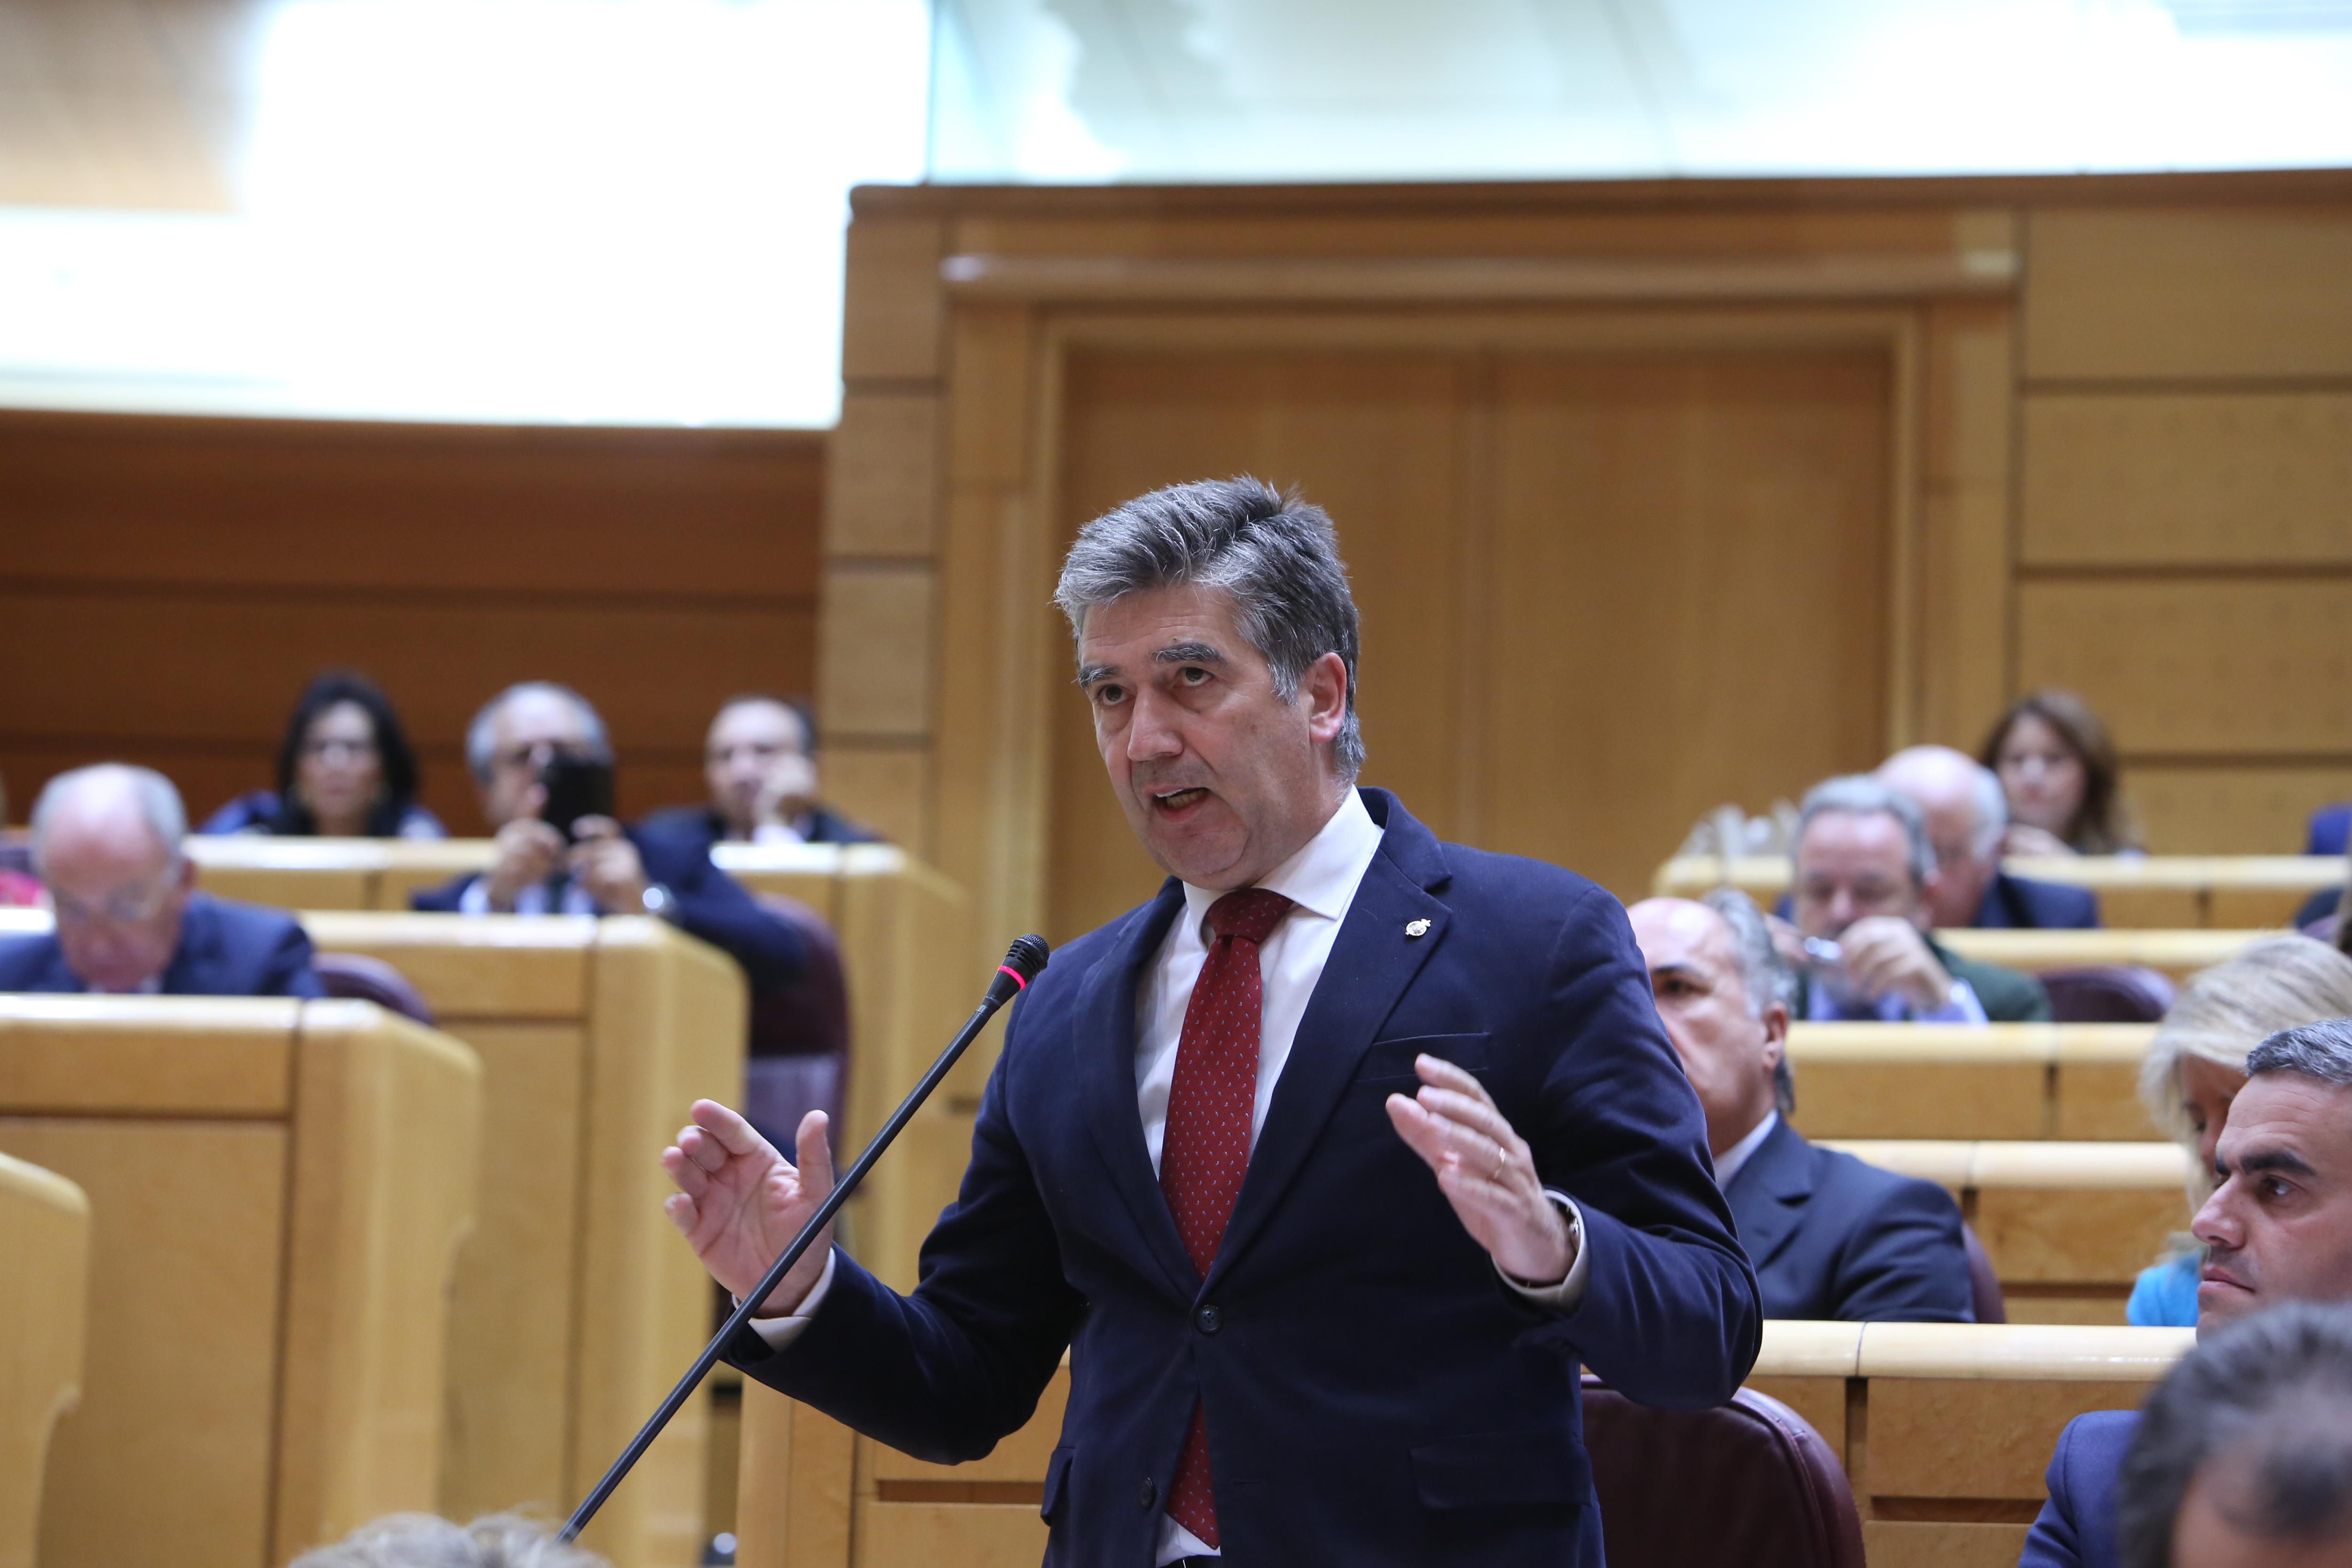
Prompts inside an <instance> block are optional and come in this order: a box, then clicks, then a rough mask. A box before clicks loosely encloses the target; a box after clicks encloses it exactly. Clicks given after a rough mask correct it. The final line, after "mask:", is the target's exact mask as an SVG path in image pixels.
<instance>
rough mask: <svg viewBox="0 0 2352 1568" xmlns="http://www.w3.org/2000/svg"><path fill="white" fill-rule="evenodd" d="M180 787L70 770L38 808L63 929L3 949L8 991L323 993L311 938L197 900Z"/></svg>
mask: <svg viewBox="0 0 2352 1568" xmlns="http://www.w3.org/2000/svg"><path fill="white" fill-rule="evenodd" d="M187 823H188V818H187V813H186V810H185V809H184V807H183V806H182V805H181V804H180V792H179V791H178V790H176V789H173V787H172V782H171V780H169V779H167V778H165V777H164V776H163V774H161V773H155V772H153V771H152V770H151V769H147V768H133V767H126V766H123V765H121V764H119V763H103V764H101V765H100V766H97V767H89V768H77V769H75V770H74V771H73V772H71V773H59V774H58V776H57V777H56V778H54V779H51V780H50V781H49V784H48V787H47V788H46V789H44V790H42V792H41V798H40V799H39V800H38V801H37V803H36V804H35V805H34V806H33V825H32V826H33V832H32V839H33V846H32V847H33V864H34V868H35V869H36V870H37V871H38V872H39V873H40V876H41V879H42V880H43V881H44V882H45V883H47V887H48V890H49V900H50V902H51V903H52V904H53V905H54V906H55V908H56V910H57V926H56V929H55V930H54V931H52V933H51V934H49V935H47V936H27V937H19V938H17V939H16V940H14V941H11V942H0V991H68V992H72V991H87V992H113V993H123V994H148V995H163V996H320V995H324V994H325V992H324V991H322V990H321V989H320V984H319V977H318V976H317V975H316V974H314V973H311V970H310V938H309V937H308V936H306V935H305V934H303V931H302V928H301V927H300V926H299V924H297V923H296V922H295V921H294V920H293V919H292V918H291V917H290V916H288V915H283V914H280V913H278V911H277V910H263V909H256V908H254V907H253V906H251V905H249V904H236V903H230V902H228V901H226V900H222V899H215V898H211V897H208V896H207V895H205V894H203V893H199V892H197V891H195V868H194V866H192V865H191V864H189V862H188V859H187V857H186V856H184V855H183V854H182V853H181V852H180V841H181V839H182V838H183V837H185V835H186V833H187Z"/></svg>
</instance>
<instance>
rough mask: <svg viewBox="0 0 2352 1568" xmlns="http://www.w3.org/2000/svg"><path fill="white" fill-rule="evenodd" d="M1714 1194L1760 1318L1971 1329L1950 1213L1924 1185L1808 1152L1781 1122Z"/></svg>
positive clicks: (1932, 1187)
mask: <svg viewBox="0 0 2352 1568" xmlns="http://www.w3.org/2000/svg"><path fill="white" fill-rule="evenodd" d="M1725 1195H1726V1196H1727V1197H1728V1198H1729V1199H1730V1201H1731V1217H1732V1218H1733V1219H1734V1220H1736V1221H1737V1222H1738V1226H1739V1240H1740V1244H1741V1245H1742V1246H1744V1247H1746V1248H1747V1249H1748V1260H1749V1261H1750V1262H1752V1263H1753V1264H1755V1266H1756V1283H1757V1285H1758V1287H1759V1289H1761V1290H1762V1292H1763V1298H1764V1315H1765V1316H1766V1317H1768V1318H1836V1319H1842V1320H1843V1321H1847V1322H1853V1323H1864V1322H1893V1323H1968V1322H1973V1321H1976V1315H1975V1312H1974V1311H1973V1310H1972V1309H1971V1307H1970V1304H1969V1255H1968V1251H1967V1248H1966V1247H1965V1246H1964V1244H1963V1243H1962V1242H1961V1240H1960V1211H1959V1208H1958V1205H1955V1204H1954V1203H1953V1202H1952V1198H1951V1194H1949V1193H1947V1192H1946V1191H1944V1189H1943V1188H1941V1187H1939V1186H1937V1185H1936V1184H1934V1183H1933V1182H1922V1181H1916V1180H1914V1179H1913V1178H1911V1177H1909V1176H1898V1175H1896V1174H1895V1173H1894V1172H1892V1171H1882V1170H1880V1169H1879V1168H1878V1167H1877V1166H1875V1165H1865V1164H1864V1163H1862V1162H1861V1161H1860V1160H1857V1159H1855V1158H1854V1157H1853V1155H1851V1154H1844V1153H1840V1152H1838V1151H1836V1150H1834V1149H1817V1148H1815V1147H1814V1146H1813V1145H1812V1144H1811V1143H1808V1142H1805V1140H1804V1139H1803V1138H1802V1137H1801V1136H1799V1135H1798V1132H1797V1130H1796V1129H1795V1128H1793V1127H1791V1126H1790V1125H1789V1123H1788V1121H1787V1120H1786V1119H1785V1118H1784V1119H1782V1120H1781V1121H1779V1122H1777V1123H1775V1124H1774V1126H1773V1128H1772V1131H1769V1132H1768V1133H1766V1134H1765V1135H1764V1142H1762V1143H1760V1144H1759V1145H1757V1148H1756V1152H1755V1153H1753V1154H1750V1155H1749V1156H1748V1163H1746V1164H1744V1165H1742V1166H1740V1167H1739V1170H1738V1173H1737V1174H1735V1175H1734V1176H1733V1177H1732V1178H1731V1185H1730V1187H1729V1189H1728V1190H1727V1193H1726V1194H1725Z"/></svg>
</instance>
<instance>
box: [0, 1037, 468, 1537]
mask: <svg viewBox="0 0 2352 1568" xmlns="http://www.w3.org/2000/svg"><path fill="white" fill-rule="evenodd" d="M181 1044H185V1045H186V1046H187V1047H189V1048H188V1050H187V1051H186V1052H185V1053H180V1052H177V1051H175V1050H174V1049H173V1047H175V1046H177V1045H181ZM0 1064H5V1068H0V1149H4V1150H5V1151H6V1152H9V1153H11V1154H15V1155H17V1156H18V1157H20V1158H28V1159H31V1160H33V1161H34V1162H36V1163H40V1164H43V1165H46V1166H47V1167H48V1168H50V1169H52V1170H56V1171H58V1172H59V1173H62V1174H66V1175H68V1176H70V1177H71V1178H73V1179H74V1180H75V1181H76V1182H78V1183H79V1184H80V1185H81V1186H82V1188H83V1189H84V1190H85V1191H86V1192H87V1193H88V1194H89V1212H90V1216H91V1225H92V1229H91V1248H92V1251H91V1257H92V1267H91V1271H90V1272H91V1279H90V1312H89V1337H90V1340H91V1342H94V1343H98V1344H102V1345H104V1346H106V1347H107V1350H106V1353H105V1354H104V1355H103V1356H101V1357H99V1358H96V1359H94V1360H93V1361H92V1362H91V1363H90V1365H89V1376H88V1379H87V1384H86V1389H85V1394H84V1397H83V1400H82V1402H81V1405H80V1406H79V1409H78V1410H77V1411H76V1412H75V1413H74V1414H73V1415H71V1416H69V1417H68V1418H67V1419H66V1420H65V1421H64V1422H63V1423H61V1424H60V1426H59V1427H58V1439H57V1442H56V1444H55V1446H54V1447H53V1449H52V1451H51V1455H50V1461H49V1468H48V1474H47V1484H46V1488H45V1491H44V1500H43V1511H42V1520H41V1542H42V1545H41V1556H42V1560H43V1561H46V1562H51V1563H135V1562H173V1563H204V1564H208V1565H209V1564H215V1563H225V1564H226V1563H250V1564H254V1565H255V1568H274V1565H275V1564H278V1563H283V1562H284V1561H285V1560H286V1559H287V1558H288V1557H289V1556H290V1555H292V1554H293V1553H294V1552H299V1551H300V1550H302V1549H304V1548H306V1547H308V1546H310V1545H312V1544H315V1543H317V1542H320V1541H324V1540H328V1539H331V1538H333V1537H335V1536H339V1535H341V1534H342V1533H344V1532H345V1531H349V1530H350V1529H352V1527H353V1526H355V1525H357V1524H358V1523H360V1522H362V1521H364V1520H366V1519H369V1518H373V1517H374V1516H375V1515H377V1514H380V1513H383V1512H387V1511H392V1510H399V1509H415V1508H429V1507H431V1506H432V1503H433V1497H434V1494H433V1477H434V1473H435V1469H436V1458H437V1447H438V1438H439V1431H440V1384H441V1368H442V1357H443V1350H444V1343H445V1331H446V1324H447V1318H448V1281H449V1278H450V1270H451V1265H452V1262H453V1259H454V1256H455V1251H456V1248H457V1245H458V1243H459V1241H460V1239H461V1238H462V1237H463V1236H464V1234H465V1231H466V1228H467V1224H468V1221H469V1217H470V1210H471V1205H472V1199H473V1169H474V1166H473V1162H474V1156H475V1148H476V1142H477V1139H478V1109H479V1069H478V1065H477V1063H476V1062H475V1060H474V1058H473V1056H472V1053H470V1052H469V1051H467V1050H466V1049H465V1048H464V1047H462V1046H460V1045H458V1044H457V1042H456V1041H454V1040H452V1039H449V1038H448V1037H446V1036H443V1035H441V1034H438V1033H437V1032H436V1031H433V1030H429V1029H424V1028H420V1027H418V1026H415V1025H414V1024H411V1023H409V1022H408V1021H407V1020H405V1019H402V1018H397V1017H394V1016H391V1015H388V1014H385V1013H383V1012H381V1011H380V1010H378V1009H377V1008H375V1007H373V1006H372V1005H368V1004H365V1003H359V1002H307V1003H306V1002H296V1001H292V1000H268V1001H249V1000H224V999H219V998H210V997H89V996H48V997H26V996H5V997H0ZM183 1067H184V1068H188V1069H189V1070H185V1071H183V1070H179V1069H180V1068H183Z"/></svg>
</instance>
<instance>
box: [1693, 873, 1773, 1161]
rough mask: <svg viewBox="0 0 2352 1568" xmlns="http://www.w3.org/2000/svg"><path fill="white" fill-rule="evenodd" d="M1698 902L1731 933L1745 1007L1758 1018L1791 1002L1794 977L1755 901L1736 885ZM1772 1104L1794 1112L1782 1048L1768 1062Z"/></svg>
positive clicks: (1720, 889)
mask: <svg viewBox="0 0 2352 1568" xmlns="http://www.w3.org/2000/svg"><path fill="white" fill-rule="evenodd" d="M1699 902H1700V903H1702V904H1705V905H1706V907H1707V908H1708V909H1710V910H1714V911H1715V913H1716V917H1717V919H1719V920H1720V921H1723V923H1724V925H1725V926H1726V927H1727V929H1728V930H1729V931H1730V932H1731V946H1732V951H1734V952H1737V953H1738V954H1739V978H1740V983H1741V984H1742V985H1743V986H1745V987H1746V989H1747V992H1748V1011H1749V1012H1750V1013H1752V1014H1754V1015H1755V1016H1757V1017H1759V1018H1761V1017H1762V1016H1764V1012H1765V1009H1766V1008H1768V1007H1770V1006H1771V1005H1773V1004H1774V1003H1776V1002H1777V1003H1779V1004H1780V1005H1781V1006H1783V1007H1790V1006H1793V1005H1795V1004H1796V995H1797V979H1796V976H1795V975H1793V974H1791V973H1790V972H1789V966H1788V964H1787V963H1784V962H1783V961H1782V960H1781V957H1780V949H1779V948H1777V947H1775V946H1773V945H1772V928H1771V927H1770V926H1768V925H1766V924H1765V923H1764V911H1763V910H1759V909H1758V908H1757V907H1756V900H1753V899H1751V898H1749V897H1748V895H1747V894H1746V893H1743V892H1741V891H1740V890H1739V889H1737V888H1717V889H1714V890H1713V891H1711V892H1709V893H1708V894H1707V895H1706V897H1704V898H1702V899H1700V900H1699ZM1772 1103H1773V1105H1774V1106H1775V1107H1776V1108H1778V1109H1779V1110H1780V1114H1781V1115H1783V1116H1793V1115H1795V1114H1796V1110H1797V1075H1796V1072H1795V1070H1794V1069H1793V1068H1790V1066H1789V1053H1788V1052H1787V1051H1786V1050H1785V1049H1784V1050H1782V1051H1781V1053H1780V1060H1779V1061H1777V1062H1775V1063H1773V1064H1772Z"/></svg>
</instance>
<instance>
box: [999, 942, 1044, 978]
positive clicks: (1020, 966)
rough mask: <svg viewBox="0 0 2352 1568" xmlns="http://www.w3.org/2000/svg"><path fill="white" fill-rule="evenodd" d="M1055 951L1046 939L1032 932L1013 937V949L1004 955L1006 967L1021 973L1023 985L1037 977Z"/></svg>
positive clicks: (1018, 973)
mask: <svg viewBox="0 0 2352 1568" xmlns="http://www.w3.org/2000/svg"><path fill="white" fill-rule="evenodd" d="M1053 953H1054V950H1053V949H1052V948H1050V947H1047V946H1046V945H1045V938H1044V937H1042V936H1038V935H1036V934H1035V933H1034V932H1032V933H1031V934H1029V935H1028V936H1024V937H1016V938H1015V939H1013V948H1012V951H1011V952H1007V953H1006V954H1005V955H1004V967H1005V968H1007V969H1009V970H1011V971H1013V973H1015V974H1017V975H1019V976H1020V977H1021V984H1023V985H1027V984H1029V983H1030V982H1031V981H1032V980H1034V979H1036V978H1037V972H1038V971H1039V970H1041V969H1043V968H1045V961H1046V960H1047V959H1049V958H1051V957H1052V956H1053Z"/></svg>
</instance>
